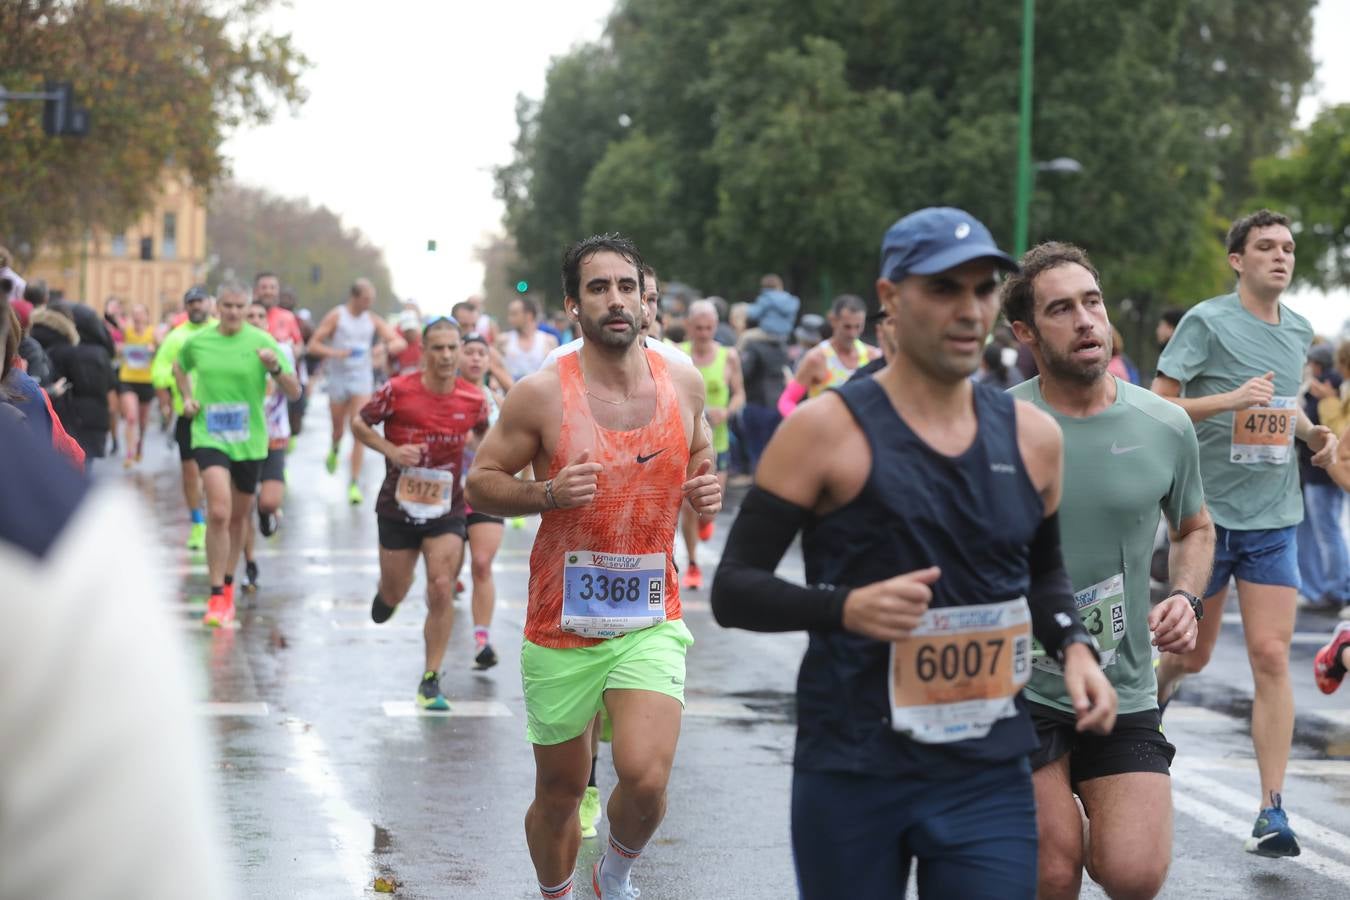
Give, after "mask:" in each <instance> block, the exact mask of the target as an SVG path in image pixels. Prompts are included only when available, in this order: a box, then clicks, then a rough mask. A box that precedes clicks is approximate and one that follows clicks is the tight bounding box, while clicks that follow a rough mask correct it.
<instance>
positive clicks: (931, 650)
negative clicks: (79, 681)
mask: <svg viewBox="0 0 1350 900" xmlns="http://www.w3.org/2000/svg"><path fill="white" fill-rule="evenodd" d="M1030 676H1031V611H1030V610H1029V609H1028V608H1027V601H1026V598H1024V597H1019V598H1017V599H1016V600H1009V601H1007V602H1004V603H986V604H981V605H979V606H946V607H942V608H940V609H930V610H928V612H926V613H924V615H923V620H922V621H921V622H920V624H919V627H918V628H915V629H914V631H912V632H911V633H910V636H909V637H907V638H905V639H904V640H901V641H896V642H895V643H893V644H891V678H890V696H891V727H892V728H893V729H895V730H896V731H898V732H900V733H901V734H904V735H906V736H907V737H909V738H911V739H913V740H915V741H918V742H920V743H924V744H947V743H952V742H954V741H964V740H969V739H971V738H979V737H984V736H985V735H986V734H988V733H989V729H991V728H993V727H994V723H995V722H997V721H998V720H999V719H1006V718H1008V717H1010V716H1013V715H1016V714H1017V707H1016V704H1015V700H1016V697H1017V692H1018V691H1020V690H1021V689H1022V686H1023V685H1024V684H1026V683H1027V679H1028V678H1029V677H1030Z"/></svg>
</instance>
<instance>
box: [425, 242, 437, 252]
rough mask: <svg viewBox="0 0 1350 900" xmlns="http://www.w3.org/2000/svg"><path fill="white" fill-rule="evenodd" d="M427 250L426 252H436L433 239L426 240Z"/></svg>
mask: <svg viewBox="0 0 1350 900" xmlns="http://www.w3.org/2000/svg"><path fill="white" fill-rule="evenodd" d="M427 252H428V253H435V252H436V242H435V241H434V240H429V241H427Z"/></svg>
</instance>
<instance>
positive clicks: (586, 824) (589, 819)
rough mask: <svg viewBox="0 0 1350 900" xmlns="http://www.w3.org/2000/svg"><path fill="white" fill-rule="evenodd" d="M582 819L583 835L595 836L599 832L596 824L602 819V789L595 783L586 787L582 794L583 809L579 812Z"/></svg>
mask: <svg viewBox="0 0 1350 900" xmlns="http://www.w3.org/2000/svg"><path fill="white" fill-rule="evenodd" d="M577 816H578V818H580V819H581V836H582V837H583V838H593V837H595V836H596V834H598V832H597V831H596V829H595V825H596V823H597V822H599V821H600V789H599V788H598V787H596V786H595V785H591V786H590V787H588V788H586V793H584V794H582V795H581V810H580V811H579V812H578V813H577Z"/></svg>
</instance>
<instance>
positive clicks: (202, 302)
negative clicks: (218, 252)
mask: <svg viewBox="0 0 1350 900" xmlns="http://www.w3.org/2000/svg"><path fill="white" fill-rule="evenodd" d="M214 307H215V301H214V300H213V299H212V297H211V294H210V293H209V292H208V291H207V290H206V288H204V287H200V286H198V287H192V288H189V289H188V291H187V293H186V294H184V295H183V308H184V310H185V311H186V315H187V319H185V320H184V321H183V323H182V324H181V325H176V326H175V327H173V328H172V329H170V330H169V333H168V334H167V335H165V336H164V342H163V343H162V344H160V345H159V350H157V351H156V352H155V361H154V363H153V364H152V365H151V367H150V379H151V382H152V383H153V384H154V386H155V387H156V388H159V389H162V390H168V391H169V393H170V395H171V398H172V401H173V411H174V413H175V414H176V415H177V417H178V418H177V420H176V421H175V422H174V427H173V439H174V443H175V444H177V445H178V461H179V464H180V468H181V474H182V480H183V499H184V500H185V501H186V502H187V508H188V514H189V515H190V516H191V519H192V529H191V531H190V532H189V533H188V539H187V548H188V549H189V550H204V549H206V510H205V509H204V507H203V505H202V474H201V470H200V469H198V468H197V460H196V459H194V458H193V456H192V416H190V415H188V414H187V413H185V412H183V395H182V394H181V393H179V391H178V382H177V380H176V379H175V378H174V374H173V365H174V363H176V362H177V361H178V354H179V353H180V352H181V351H182V349H183V344H184V343H186V342H187V340H188V338H190V337H192V336H193V335H195V334H197V333H198V332H199V331H203V330H205V329H207V328H213V327H215V325H216V320H215V319H214V318H212V316H211V312H212V310H213V308H214Z"/></svg>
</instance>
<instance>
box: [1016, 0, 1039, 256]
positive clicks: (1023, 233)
mask: <svg viewBox="0 0 1350 900" xmlns="http://www.w3.org/2000/svg"><path fill="white" fill-rule="evenodd" d="M1035 39H1036V0H1022V85H1021V108H1020V112H1019V118H1018V129H1017V217H1016V224H1015V225H1014V228H1013V247H1014V252H1015V253H1016V255H1017V256H1018V257H1021V255H1022V254H1023V253H1025V252H1026V250H1027V223H1028V219H1029V218H1030V215H1031V181H1032V168H1031V62H1032V58H1033V57H1034V56H1035V49H1034V44H1035Z"/></svg>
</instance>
